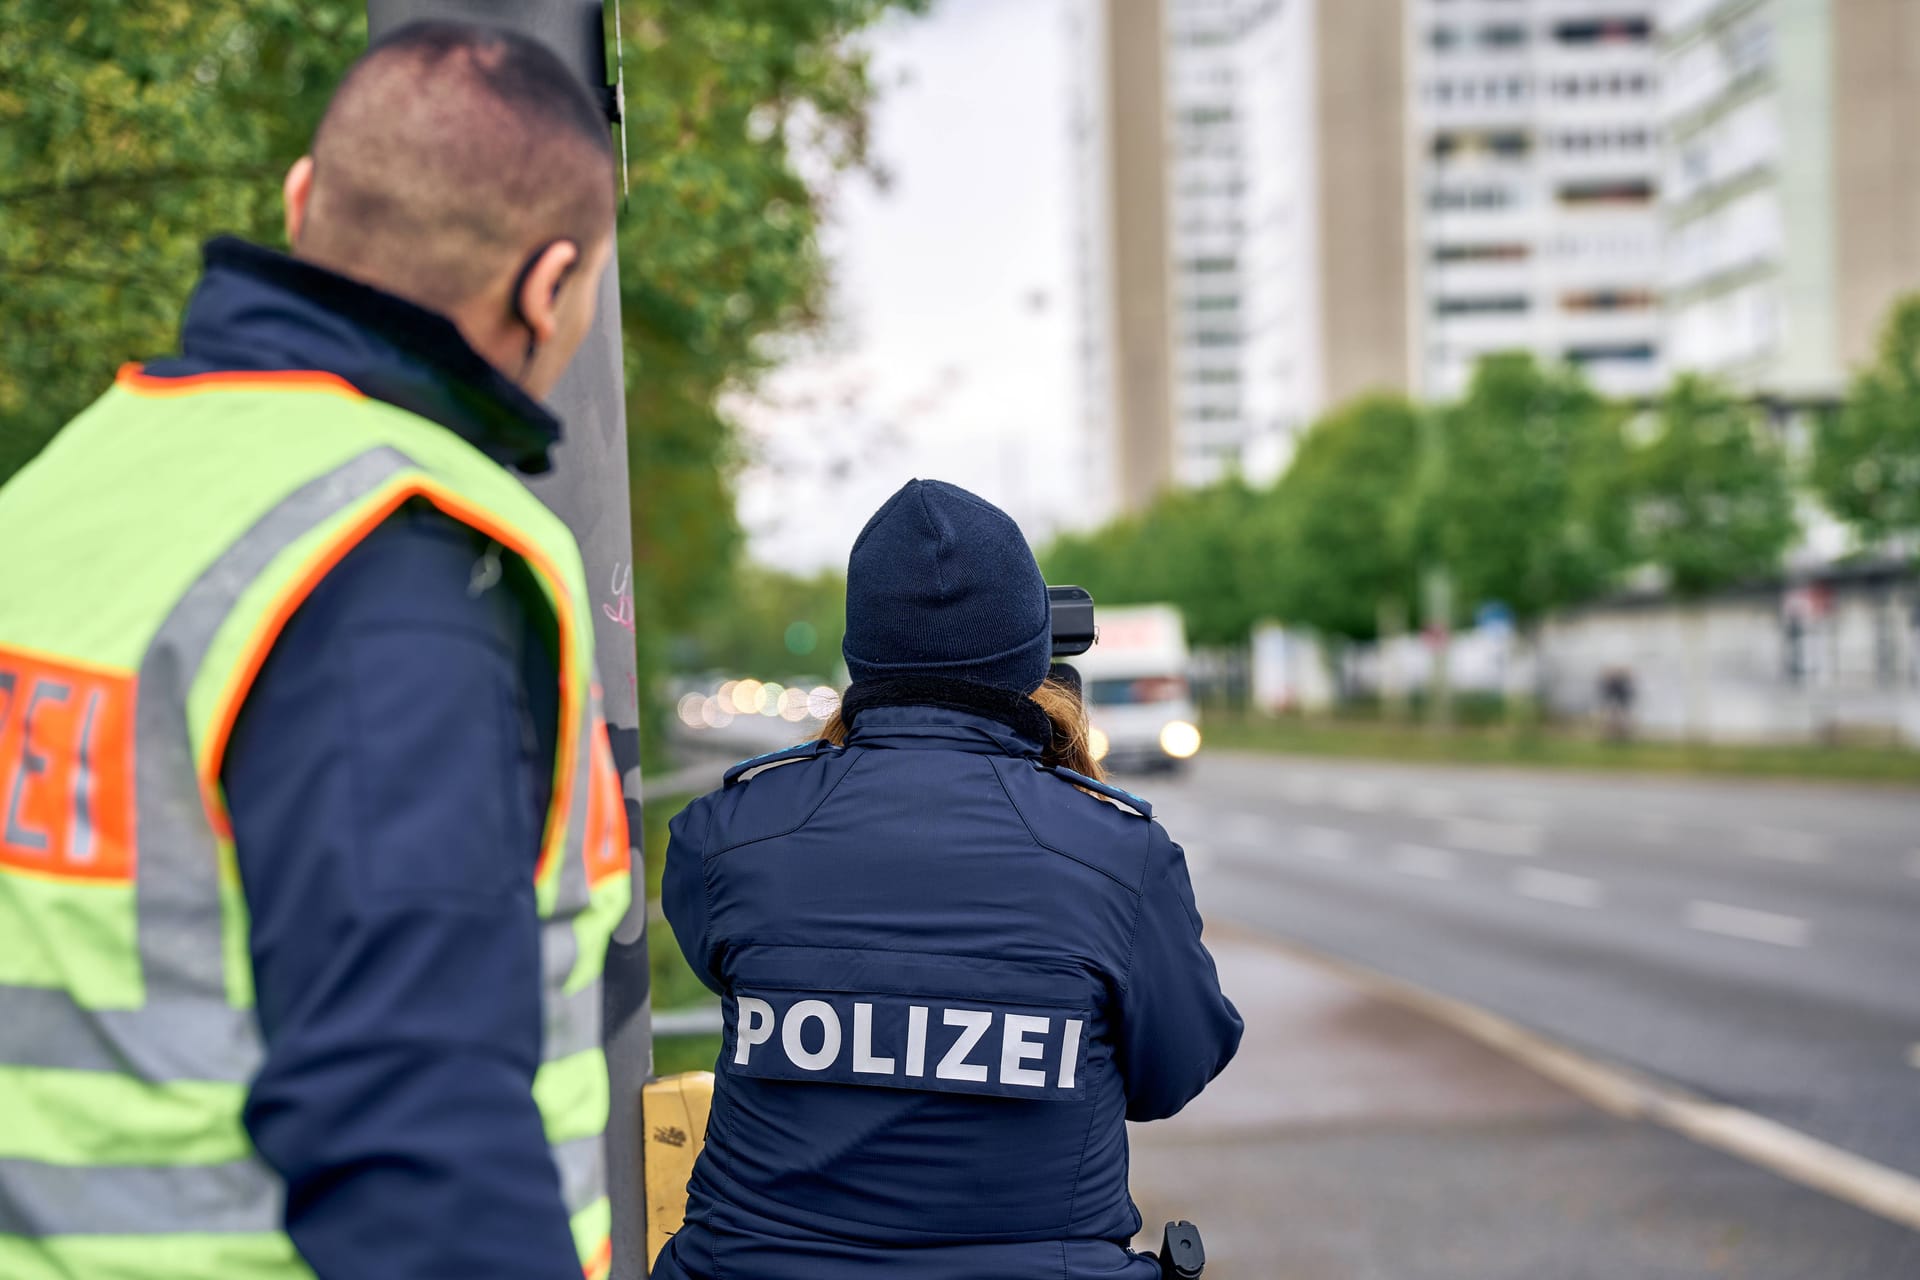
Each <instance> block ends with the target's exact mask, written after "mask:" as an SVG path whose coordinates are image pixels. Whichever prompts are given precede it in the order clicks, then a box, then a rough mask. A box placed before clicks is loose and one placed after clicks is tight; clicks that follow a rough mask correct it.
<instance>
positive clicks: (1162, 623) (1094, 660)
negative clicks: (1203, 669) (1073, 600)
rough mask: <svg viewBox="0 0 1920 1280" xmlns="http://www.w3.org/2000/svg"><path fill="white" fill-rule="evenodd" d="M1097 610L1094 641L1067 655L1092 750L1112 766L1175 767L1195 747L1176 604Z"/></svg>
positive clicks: (1194, 716)
mask: <svg viewBox="0 0 1920 1280" xmlns="http://www.w3.org/2000/svg"><path fill="white" fill-rule="evenodd" d="M1096 617H1097V619H1098V622H1099V627H1100V631H1099V638H1098V639H1097V640H1096V641H1095V642H1094V645H1093V648H1091V649H1089V650H1087V652H1085V653H1083V654H1081V655H1080V656H1078V657H1076V658H1073V659H1071V660H1070V664H1071V665H1072V666H1073V668H1074V669H1075V670H1077V671H1078V672H1079V673H1080V678H1081V680H1082V681H1083V682H1084V684H1085V686H1086V701H1087V713H1088V717H1089V719H1090V720H1091V721H1092V726H1093V742H1092V746H1093V754H1094V756H1095V757H1096V758H1097V759H1099V760H1100V761H1101V762H1102V763H1103V764H1105V765H1106V766H1107V767H1108V768H1112V769H1120V770H1125V769H1129V768H1137V769H1177V768H1179V767H1180V766H1181V765H1182V764H1184V763H1185V762H1186V761H1187V760H1190V759H1192V758H1193V756H1194V753H1196V752H1197V751H1199V750H1200V729H1199V718H1200V717H1199V712H1198V710H1197V709H1196V708H1195V706H1194V704H1193V690H1192V688H1191V686H1190V685H1189V684H1188V683H1187V662H1188V653H1187V628H1186V624H1185V622H1184V621H1183V620H1182V618H1181V616H1180V611H1179V610H1178V609H1176V608H1174V607H1173V606H1172V605H1164V604H1149V605H1132V606H1126V607H1121V608H1114V609H1101V610H1100V611H1099V612H1098V614H1097V615H1096Z"/></svg>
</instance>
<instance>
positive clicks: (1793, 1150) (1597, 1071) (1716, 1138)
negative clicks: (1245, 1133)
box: [1210, 927, 1920, 1231]
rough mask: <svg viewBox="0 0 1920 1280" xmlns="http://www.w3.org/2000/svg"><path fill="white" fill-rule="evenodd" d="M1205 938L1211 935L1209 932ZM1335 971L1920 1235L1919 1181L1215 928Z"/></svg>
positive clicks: (1459, 1010) (1455, 1006) (1608, 1099)
mask: <svg viewBox="0 0 1920 1280" xmlns="http://www.w3.org/2000/svg"><path fill="white" fill-rule="evenodd" d="M1210 932H1211V931H1210ZM1220 932H1221V933H1223V934H1224V933H1230V934H1231V935H1233V936H1234V937H1236V938H1241V939H1245V940H1248V941H1251V942H1255V943H1257V944H1259V945H1261V946H1265V947H1270V948H1272V949H1274V950H1276V951H1279V952H1282V953H1284V954H1285V955H1287V956H1288V957H1290V958H1292V959H1294V960H1298V961H1300V962H1301V963H1303V964H1307V965H1310V966H1312V967H1314V968H1317V969H1320V970H1322V971H1323V972H1327V973H1331V974H1333V975H1335V976H1336V977H1339V978H1341V979H1344V980H1345V981H1347V982H1350V983H1352V984H1353V985H1355V986H1357V987H1359V988H1360V989H1362V990H1363V991H1366V992H1367V993H1368V994H1370V995H1373V996H1377V997H1379V998H1381V999H1384V1000H1388V1001H1391V1002H1392V1003H1394V1004H1398V1005H1400V1006H1402V1007H1404V1008H1408V1009H1412V1010H1414V1011H1415V1012H1417V1013H1420V1014H1423V1015H1425V1016H1427V1017H1429V1018H1431V1019H1433V1020H1434V1021H1436V1022H1439V1023H1441V1024H1442V1025H1444V1026H1447V1027H1450V1028H1452V1029H1453V1030H1455V1031H1458V1032H1460V1033H1461V1034H1462V1035H1465V1036H1468V1037H1470V1038H1472V1039H1474V1040H1476V1041H1478V1042H1479V1043H1481V1044H1483V1045H1485V1046H1487V1047H1488V1048H1490V1049H1493V1050H1495V1051H1496V1052H1498V1053H1502V1054H1505V1055H1506V1056H1507V1057H1509V1058H1512V1059H1513V1060H1514V1061H1516V1062H1518V1063H1520V1064H1521V1065H1522V1066H1524V1067H1527V1068H1529V1069H1530V1070H1532V1071H1534V1072H1536V1073H1538V1074H1539V1075H1542V1076H1545V1077H1546V1078H1547V1079H1549V1080H1552V1081H1553V1082H1555V1083H1556V1084H1559V1085H1560V1086H1561V1087H1563V1088H1565V1089H1566V1090H1568V1091H1569V1092H1571V1093H1573V1094H1576V1095H1578V1096H1579V1097H1581V1098H1584V1099H1586V1100H1587V1101H1588V1102H1591V1103H1592V1104H1593V1105H1594V1106H1596V1107H1599V1108H1600V1109H1601V1110H1602V1111H1605V1112H1607V1113H1608V1114H1610V1115H1614V1116H1618V1117H1620V1118H1622V1119H1626V1120H1646V1121H1650V1122H1652V1123H1653V1124H1657V1125H1660V1126H1661V1127H1662V1128H1665V1129H1670V1130H1672V1131H1673V1132H1675V1133H1678V1134H1680V1135H1681V1136H1683V1137H1686V1138H1689V1139H1692V1140H1693V1141H1695V1142H1698V1143H1700V1144H1701V1145H1703V1146H1708V1147H1712V1148H1714V1149H1715V1150H1718V1151H1724V1152H1726V1153H1727V1154H1728V1155H1732V1156H1737V1157H1738V1158H1740V1159H1742V1160H1745V1161H1747V1162H1748V1163H1750V1164H1754V1165H1758V1166H1759V1167H1761V1168H1763V1169H1767V1170H1769V1171H1771V1172H1773V1173H1777V1174H1779V1175H1780V1176H1781V1177H1783V1178H1787V1179H1790V1180H1791V1181H1794V1182H1797V1183H1800V1184H1801V1185H1802V1186H1806V1187H1811V1188H1813V1189H1814V1190H1816V1191H1820V1192H1824V1193H1825V1194H1827V1195H1830V1196H1832V1197H1833V1198H1835V1199H1836V1200H1841V1201H1844V1202H1846V1203H1848V1204H1851V1205H1853V1206H1855V1207H1856V1208H1860V1209H1865V1210H1866V1211H1867V1212H1869V1213H1872V1214H1876V1215H1878V1216H1880V1217H1882V1218H1886V1219H1888V1220H1889V1221H1892V1222H1897V1223H1899V1224H1900V1225H1902V1226H1905V1227H1910V1228H1912V1229H1914V1230H1916V1231H1920V1178H1915V1177H1913V1176H1911V1175H1909V1174H1906V1173H1902V1172H1900V1171H1899V1170H1898V1169H1890V1168H1888V1167H1887V1166H1885V1165H1882V1164H1878V1163H1876V1162H1874V1161H1872V1160H1868V1159H1866V1158H1865V1157H1864V1156H1858V1155H1855V1154H1854V1153H1853V1152H1851V1151H1847V1150H1844V1149H1842V1148H1840V1147H1836V1146H1834V1145H1833V1144H1831V1143H1828V1142H1823V1141H1821V1140H1820V1139H1818V1138H1815V1137H1812V1136H1811V1135H1809V1134H1805V1133H1802V1132H1800V1131H1799V1130H1798V1129H1792V1128H1789V1127H1787V1126H1786V1125H1783V1124H1780V1123H1779V1122H1778V1121H1774V1120H1769V1119H1767V1118H1766V1117H1765V1116H1761V1115H1756V1114H1755V1113H1753V1112H1751V1111H1747V1110H1744V1109H1742V1108H1740V1107H1730V1106H1726V1105H1724V1104H1722V1103H1717V1102H1712V1101H1709V1100H1707V1099H1704V1098H1701V1097H1698V1096H1697V1095H1695V1094H1692V1093H1689V1092H1688V1091H1686V1090H1684V1089H1681V1088H1679V1087H1678V1086H1676V1085H1671V1084H1667V1083H1664V1082H1662V1081H1658V1080H1655V1079H1652V1078H1651V1077H1648V1076H1645V1075H1642V1074H1640V1073H1639V1072H1636V1071H1633V1070H1631V1069H1629V1068H1626V1067H1620V1066H1615V1065H1613V1064H1612V1063H1607V1062H1601V1061H1599V1060H1597V1059H1595V1058H1591V1057H1588V1056H1587V1055H1585V1054H1583V1053H1580V1052H1578V1051H1577V1050H1574V1049H1570V1048H1568V1047H1566V1046H1565V1045H1562V1044H1558V1043H1556V1042H1554V1041H1552V1040H1549V1039H1548V1038H1546V1037H1545V1036H1542V1035H1540V1034H1539V1033H1538V1032H1534V1031H1529V1030H1528V1029H1527V1028H1525V1027H1523V1026H1521V1025H1519V1024H1518V1023H1516V1022H1513V1021H1511V1020H1509V1019H1507V1018H1503V1017H1501V1016H1500V1015H1499V1014H1497V1013H1491V1012H1489V1011H1487V1010H1485V1009H1482V1008H1480V1007H1478V1006H1477V1005H1472V1004H1468V1003H1466V1002H1465V1001H1462V1000H1456V999H1454V998H1453V997H1451V996H1443V995H1440V994H1438V993H1436V992H1433V991H1428V990H1426V989H1425V988H1422V987H1418V986H1415V985H1413V984H1412V983H1409V982H1404V981H1402V980H1401V979H1399V978H1392V977H1388V976H1387V975H1386V974H1383V973H1379V972H1376V971H1375V970H1372V969H1368V968H1366V967H1364V966H1362V965H1357V964H1353V963H1351V962H1350V961H1346V960H1342V959H1338V958H1336V957H1334V956H1330V955H1328V954H1326V953H1324V952H1321V951H1316V950H1314V949H1313V948H1311V947H1304V946H1301V945H1299V944H1298V943H1294V942H1288V941H1284V940H1281V939H1277V938H1274V937H1272V936H1271V935H1268V934H1263V933H1260V932H1259V931H1257V930H1252V929H1247V928H1245V927H1228V928H1223V929H1221V930H1220Z"/></svg>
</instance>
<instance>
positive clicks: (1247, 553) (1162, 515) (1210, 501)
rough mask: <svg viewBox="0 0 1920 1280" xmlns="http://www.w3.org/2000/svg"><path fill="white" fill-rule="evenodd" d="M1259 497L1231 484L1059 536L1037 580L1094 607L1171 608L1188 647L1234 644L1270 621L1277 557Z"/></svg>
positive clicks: (1174, 496)
mask: <svg viewBox="0 0 1920 1280" xmlns="http://www.w3.org/2000/svg"><path fill="white" fill-rule="evenodd" d="M1268 497H1269V495H1267V494H1265V493H1263V492H1261V491H1258V490H1255V489H1252V488H1250V487H1249V486H1248V485H1247V484H1246V483H1245V482H1244V481H1242V480H1240V479H1239V478H1238V477H1232V478H1229V479H1227V480H1223V481H1221V482H1220V483H1219V484H1216V485H1212V486H1209V487H1207V488H1204V489H1179V490H1173V491H1171V492H1169V493H1166V494H1164V495H1162V496H1161V498H1160V499H1159V501H1157V502H1155V503H1154V504H1153V505H1152V506H1151V507H1149V508H1148V509H1147V510H1146V511H1145V512H1144V513H1142V514H1141V515H1140V516H1138V517H1135V518H1132V519H1125V520H1120V521H1117V522H1115V523H1113V524H1110V525H1108V526H1107V527H1106V528H1104V529H1100V530H1097V531H1095V532H1093V533H1090V534H1081V535H1070V536H1067V537H1063V538H1060V539H1059V540H1058V541H1056V542H1055V543H1054V544H1053V546H1052V547H1051V548H1050V549H1049V550H1048V551H1047V553H1046V555H1045V556H1044V557H1043V559H1042V563H1043V566H1044V567H1045V569H1046V571H1047V578H1048V581H1050V582H1055V583H1068V582H1070V583H1073V584H1075V585H1077V586H1083V587H1085V588H1087V590H1089V591H1091V592H1092V593H1093V597H1094V599H1095V600H1096V601H1098V602H1100V603H1102V604H1147V603H1160V602H1165V603H1171V604H1174V605H1177V606H1179V608H1180V610H1181V612H1182V613H1183V614H1185V615H1186V622H1187V633H1188V635H1189V637H1190V638H1191V639H1192V640H1193V642H1194V643H1195V644H1203V645H1224V644H1237V643H1240V642H1241V641H1243V640H1245V639H1246V637H1247V633H1248V631H1250V630H1251V629H1252V627H1253V625H1254V624H1255V623H1256V622H1259V621H1260V620H1261V619H1262V618H1263V617H1267V616H1270V613H1271V608H1272V603H1273V600H1274V590H1275V581H1276V580H1275V578H1274V576H1273V575H1274V572H1275V567H1276V564H1277V557H1278V552H1279V548H1278V544H1277V542H1276V541H1275V536H1274V535H1275V529H1274V525H1273V522H1272V520H1271V519H1270V508H1269V505H1268V502H1267V499H1268Z"/></svg>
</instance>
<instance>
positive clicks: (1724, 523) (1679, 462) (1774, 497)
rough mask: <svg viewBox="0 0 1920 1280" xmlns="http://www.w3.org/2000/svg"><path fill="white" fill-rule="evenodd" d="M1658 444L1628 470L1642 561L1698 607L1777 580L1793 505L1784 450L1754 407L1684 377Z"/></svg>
mask: <svg viewBox="0 0 1920 1280" xmlns="http://www.w3.org/2000/svg"><path fill="white" fill-rule="evenodd" d="M1653 426H1654V430H1653V433H1652V438H1651V439H1650V440H1649V441H1647V442H1646V443H1644V444H1643V445H1641V447H1640V448H1638V449H1637V450H1636V451H1635V452H1634V454H1633V456H1632V457H1631V458H1630V459H1629V461H1628V469H1627V474H1628V476H1629V493H1630V494H1631V511H1632V519H1633V537H1634V541H1635V546H1636V549H1637V551H1638V553H1639V558H1640V559H1641V560H1643V561H1644V562H1646V563H1649V564H1654V565H1657V566H1659V567H1660V568H1661V569H1663V570H1664V571H1665V573H1666V577H1667V580H1668V584H1669V586H1670V587H1671V589H1672V590H1673V592H1674V593H1675V594H1676V595H1679V596H1682V597H1685V598H1694V597H1699V596H1703V595H1706V594H1707V593H1709V592H1712V591H1714V590H1717V589H1719V588H1721V587H1726V586H1731V585H1732V584H1734V583H1737V582H1740V581H1742V580H1745V579H1750V578H1757V577H1761V576H1763V575H1766V574H1769V573H1772V572H1773V571H1774V570H1775V569H1776V568H1778V566H1779V563H1780V556H1781V553H1782V552H1784V551H1785V550H1786V548H1787V546H1788V544H1789V543H1791V542H1792V541H1793V538H1794V534H1795V532H1796V525H1795V521H1794V515H1793V495H1792V492H1791V491H1790V489H1789V487H1788V484H1787V473H1786V466H1785V462H1784V459H1783V458H1782V456H1781V449H1780V446H1779V444H1778V442H1777V441H1776V440H1775V439H1774V438H1773V436H1772V435H1771V434H1770V433H1769V432H1768V430H1767V426H1766V423H1765V422H1764V421H1763V420H1762V418H1761V416H1760V414H1759V413H1758V411H1757V410H1755V409H1754V408H1753V407H1752V406H1751V405H1750V404H1748V403H1746V402H1744V401H1742V400H1740V399H1738V398H1736V397H1735V396H1733V395H1732V394H1731V393H1730V392H1728V391H1727V390H1726V389H1725V388H1722V387H1719V386H1717V385H1715V384H1714V383H1712V382H1709V381H1707V380H1705V379H1703V378H1698V377H1693V376H1690V375H1688V376H1682V377H1681V378H1679V379H1678V380H1676V381H1675V382H1674V384H1673V387H1672V388H1671V389H1670V390H1669V391H1668V392H1667V394H1666V395H1665V396H1664V397H1663V398H1662V399H1661V402H1660V406H1659V408H1658V410H1657V411H1656V419H1655V421H1654V424H1653Z"/></svg>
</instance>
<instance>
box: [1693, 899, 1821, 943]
mask: <svg viewBox="0 0 1920 1280" xmlns="http://www.w3.org/2000/svg"><path fill="white" fill-rule="evenodd" d="M1687 927H1688V928H1689V929H1698V930H1700V931H1701V932H1702V933H1718V934H1722V935H1724V936H1726V937H1729V938H1745V939H1746V940H1747V941H1749V942H1771V943H1772V944H1773V945H1774V946H1776V947H1804V946H1806V945H1807V932H1808V929H1807V922H1806V921H1805V920H1802V919H1801V918H1800V917H1799V916H1783V915H1777V914H1775V913H1774V912H1771V911H1756V910H1754V909H1753V908H1752V907H1733V906H1728V905H1727V904H1726V903H1724V902H1689V903H1688V904H1687Z"/></svg>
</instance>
